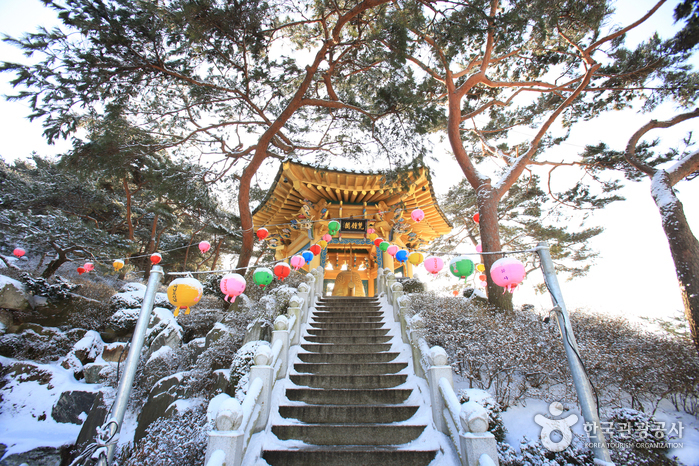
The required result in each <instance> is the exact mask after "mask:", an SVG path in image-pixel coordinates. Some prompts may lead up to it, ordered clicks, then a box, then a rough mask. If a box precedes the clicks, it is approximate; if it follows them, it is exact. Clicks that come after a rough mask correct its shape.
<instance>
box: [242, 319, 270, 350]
mask: <svg viewBox="0 0 699 466" xmlns="http://www.w3.org/2000/svg"><path fill="white" fill-rule="evenodd" d="M272 330H273V329H272V326H270V325H269V323H267V322H265V321H262V320H256V321H254V322H252V323H251V324H250V325H248V328H247V332H245V338H244V339H243V344H245V343H249V342H251V341H258V340H261V341H272Z"/></svg>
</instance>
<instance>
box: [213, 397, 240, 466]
mask: <svg viewBox="0 0 699 466" xmlns="http://www.w3.org/2000/svg"><path fill="white" fill-rule="evenodd" d="M242 422H243V408H242V407H241V406H240V403H239V402H238V400H236V399H235V398H228V399H226V400H224V401H222V402H221V405H220V406H219V408H218V412H217V413H216V420H215V424H214V430H212V431H211V432H209V444H208V446H207V448H206V457H205V460H204V464H208V463H209V460H210V459H211V456H212V455H213V454H214V453H215V452H217V451H222V452H223V454H224V456H225V464H226V465H227V466H240V464H241V463H242V462H243V456H244V453H245V445H244V443H243V441H244V439H245V432H244V431H243V430H241V429H240V427H241V424H242ZM219 455H220V454H219Z"/></svg>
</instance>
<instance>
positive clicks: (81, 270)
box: [78, 267, 87, 275]
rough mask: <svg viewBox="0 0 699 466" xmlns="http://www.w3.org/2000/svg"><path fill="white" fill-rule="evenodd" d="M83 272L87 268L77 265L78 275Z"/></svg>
mask: <svg viewBox="0 0 699 466" xmlns="http://www.w3.org/2000/svg"><path fill="white" fill-rule="evenodd" d="M85 272H87V270H85V267H78V275H82V274H84V273H85Z"/></svg>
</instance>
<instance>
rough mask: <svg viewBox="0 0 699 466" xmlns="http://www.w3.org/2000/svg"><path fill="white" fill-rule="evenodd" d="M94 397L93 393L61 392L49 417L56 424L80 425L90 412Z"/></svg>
mask: <svg viewBox="0 0 699 466" xmlns="http://www.w3.org/2000/svg"><path fill="white" fill-rule="evenodd" d="M96 396H97V394H96V393H95V392H83V391H77V390H75V391H69V392H63V393H61V396H60V397H59V398H58V401H57V402H56V404H55V405H54V406H53V409H52V410H51V417H52V418H53V419H54V420H55V421H56V422H64V423H71V424H78V425H80V424H82V423H83V420H84V419H85V418H86V417H87V415H88V413H89V412H90V408H91V407H92V404H93V403H94V401H95V397H96ZM83 413H84V414H83Z"/></svg>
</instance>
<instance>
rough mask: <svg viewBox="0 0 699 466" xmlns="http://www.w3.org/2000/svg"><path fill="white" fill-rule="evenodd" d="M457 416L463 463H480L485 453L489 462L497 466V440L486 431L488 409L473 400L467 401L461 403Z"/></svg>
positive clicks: (466, 464) (467, 464)
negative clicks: (459, 425) (459, 426)
mask: <svg viewBox="0 0 699 466" xmlns="http://www.w3.org/2000/svg"><path fill="white" fill-rule="evenodd" d="M459 418H460V421H461V429H460V431H459V440H460V443H461V445H460V447H461V461H462V463H463V465H464V466H469V465H472V464H482V463H481V458H482V456H483V455H487V456H488V457H489V458H490V460H491V461H492V463H491V464H493V465H494V466H497V465H498V464H499V460H498V449H497V442H496V440H495V436H494V435H493V434H491V433H490V432H488V423H489V416H488V411H487V410H486V409H485V408H484V407H483V406H481V405H479V404H478V403H476V402H475V401H467V402H466V403H464V404H462V405H461V412H460V413H459Z"/></svg>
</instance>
